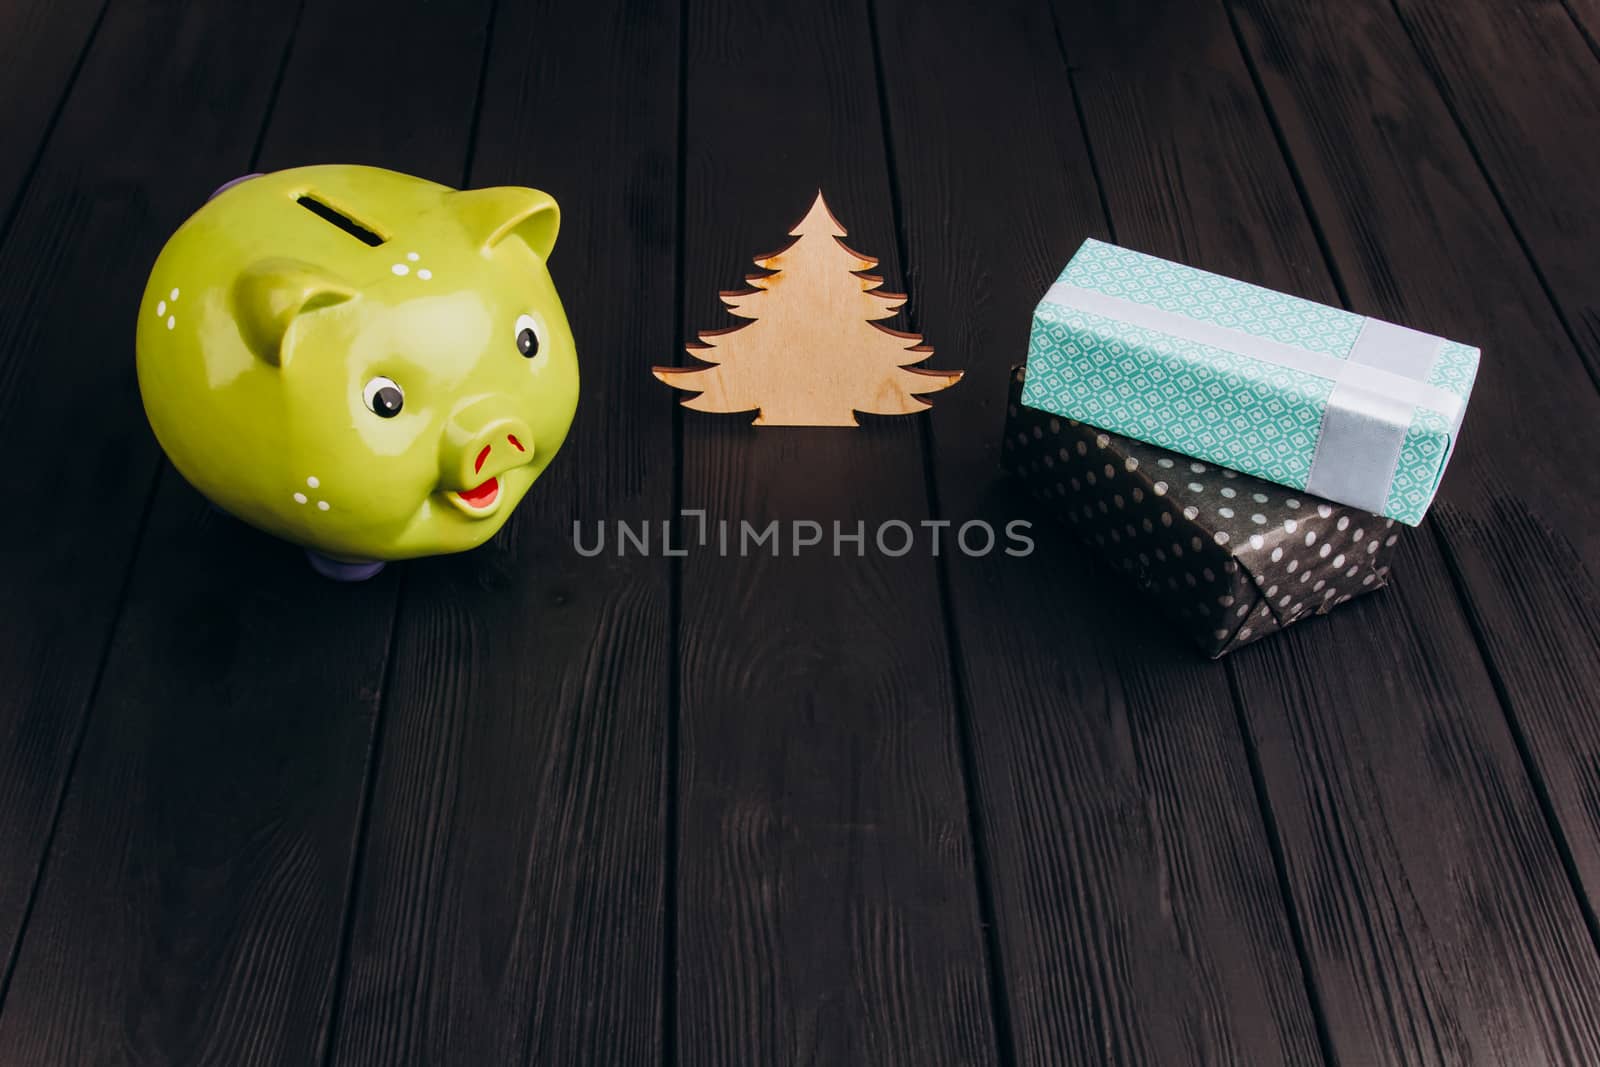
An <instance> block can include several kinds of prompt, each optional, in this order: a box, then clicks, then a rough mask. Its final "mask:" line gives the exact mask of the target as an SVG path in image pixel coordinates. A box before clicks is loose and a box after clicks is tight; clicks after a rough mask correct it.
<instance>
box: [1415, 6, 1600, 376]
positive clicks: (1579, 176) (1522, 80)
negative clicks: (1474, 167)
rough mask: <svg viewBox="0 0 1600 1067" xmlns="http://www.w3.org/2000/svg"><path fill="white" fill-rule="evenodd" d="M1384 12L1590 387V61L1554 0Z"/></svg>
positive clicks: (1598, 112) (1596, 358)
mask: <svg viewBox="0 0 1600 1067" xmlns="http://www.w3.org/2000/svg"><path fill="white" fill-rule="evenodd" d="M1394 6H1395V8H1396V10H1397V11H1398V12H1399V13H1400V16H1401V21H1402V23H1403V24H1404V26H1405V28H1406V30H1407V31H1408V34H1409V36H1410V38H1411V41H1412V43H1413V44H1414V45H1415V46H1416V48H1417V50H1418V51H1419V52H1420V53H1421V55H1422V57H1423V59H1424V61H1425V62H1426V63H1427V65H1428V68H1429V70H1430V72H1431V73H1432V74H1433V75H1434V80H1435V82H1436V83H1437V85H1438V86H1439V89H1440V91H1441V93H1442V94H1443V96H1444V98H1445V100H1446V102H1447V103H1448V104H1449V106H1450V110H1451V112H1452V114H1453V115H1454V116H1455V117H1456V118H1457V119H1458V120H1459V122H1460V124H1461V127H1462V129H1463V130H1464V131H1465V134H1466V137H1467V139H1468V140H1469V142H1470V143H1471V145H1472V148H1473V151H1474V154H1475V155H1476V157H1477V159H1478V160H1479V161H1480V163H1481V164H1482V166H1483V170H1484V172H1485V174H1486V175H1487V176H1488V179H1489V181H1490V183H1491V184H1492V186H1493V188H1494V191H1495V194H1496V196H1497V197H1498V198H1499V200H1500V201H1501V203H1502V204H1503V206H1504V208H1505V210H1506V212H1507V214H1508V215H1509V216H1510V219H1511V223H1512V225H1513V226H1514V227H1515V230H1516V234H1517V237H1518V238H1519V239H1520V240H1521V241H1522V242H1523V244H1524V245H1525V246H1526V248H1527V252H1528V254H1530V255H1531V256H1532V258H1533V261H1534V264H1535V266H1536V268H1537V270H1538V272H1539V275H1540V278H1541V280H1542V281H1543V283H1544V284H1545V285H1546V286H1547V287H1548V288H1549V291H1550V294H1551V297H1552V299H1553V300H1554V302H1555V304H1556V307H1557V309H1558V311H1559V312H1560V313H1561V315H1562V317H1563V321H1564V325H1565V326H1566V327H1567V328H1568V330H1569V331H1570V332H1571V333H1572V335H1573V336H1574V338H1575V340H1576V343H1577V345H1578V349H1579V351H1580V352H1581V353H1582V354H1583V357H1584V359H1585V360H1586V362H1587V363H1588V366H1589V372H1590V375H1591V376H1592V377H1593V378H1594V379H1595V381H1596V382H1597V383H1600V292H1596V287H1595V279H1596V278H1597V277H1600V246H1597V244H1596V242H1595V240H1594V233H1593V222H1594V214H1595V175H1597V174H1600V62H1596V60H1595V56H1594V55H1593V53H1591V52H1590V50H1589V45H1588V42H1586V41H1585V40H1584V39H1583V34H1582V32H1581V31H1580V29H1579V27H1578V26H1577V25H1576V24H1575V23H1574V22H1573V21H1572V18H1571V16H1570V15H1569V14H1568V12H1567V9H1566V8H1565V7H1563V6H1562V4H1561V3H1560V0H1532V2H1524V3H1517V4H1505V3H1496V2H1495V0H1459V2H1457V0H1395V4H1394ZM1552 115H1559V116H1561V120H1560V121H1559V122H1552V121H1551V116H1552Z"/></svg>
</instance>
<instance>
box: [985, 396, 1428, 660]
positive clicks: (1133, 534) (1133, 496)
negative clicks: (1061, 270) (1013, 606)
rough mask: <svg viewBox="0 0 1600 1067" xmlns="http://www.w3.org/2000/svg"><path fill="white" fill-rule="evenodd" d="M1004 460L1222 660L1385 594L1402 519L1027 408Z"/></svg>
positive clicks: (1015, 405)
mask: <svg viewBox="0 0 1600 1067" xmlns="http://www.w3.org/2000/svg"><path fill="white" fill-rule="evenodd" d="M1024 395H1025V391H1024V370H1023V368H1021V367H1017V368H1016V369H1015V370H1014V371H1013V373H1012V381H1011V395H1010V398H1009V401H1008V403H1007V407H1006V413H1007V417H1006V429H1005V441H1004V443H1003V445H1002V449H1001V451H1002V459H1003V462H1004V464H1005V466H1006V467H1007V469H1008V470H1010V471H1011V472H1012V473H1013V474H1015V475H1016V476H1018V477H1019V478H1020V479H1021V480H1022V482H1023V484H1024V485H1025V486H1026V487H1027V488H1028V490H1029V492H1030V493H1031V494H1032V495H1033V496H1034V498H1035V499H1037V500H1038V501H1040V502H1041V504H1043V505H1044V506H1045V507H1046V508H1048V509H1049V511H1050V512H1051V513H1052V514H1054V515H1057V516H1059V517H1060V518H1061V519H1062V520H1064V521H1065V522H1066V523H1067V524H1068V525H1070V526H1071V527H1073V529H1074V530H1075V531H1076V532H1077V534H1078V536H1079V538H1080V539H1081V540H1083V541H1084V542H1085V543H1087V544H1089V545H1092V546H1094V547H1095V548H1096V549H1097V550H1098V551H1099V552H1101V553H1102V554H1103V555H1104V556H1105V558H1106V559H1107V560H1109V561H1110V562H1111V564H1112V565H1113V566H1115V567H1116V568H1117V569H1119V570H1121V571H1123V572H1125V573H1126V574H1128V575H1129V576H1130V577H1131V579H1132V580H1133V581H1134V582H1135V583H1137V584H1138V586H1139V587H1140V588H1141V589H1143V590H1144V592H1145V593H1146V594H1147V595H1148V596H1150V597H1151V598H1153V599H1154V600H1155V601H1156V602H1157V603H1158V604H1160V605H1161V607H1162V608H1163V609H1164V610H1165V611H1166V613H1167V614H1168V615H1169V616H1171V618H1172V619H1173V620H1174V621H1175V622H1176V623H1177V624H1178V625H1179V626H1180V627H1181V628H1182V629H1183V630H1185V631H1186V632H1187V633H1188V634H1189V635H1190V636H1191V637H1192V638H1193V639H1194V641H1195V642H1196V643H1197V644H1198V645H1199V646H1200V647H1201V649H1203V650H1204V651H1205V652H1206V654H1207V655H1209V656H1211V657H1212V658H1216V657H1218V656H1223V655H1226V654H1227V653H1229V652H1232V651H1233V650H1234V649H1236V648H1238V647H1240V646H1241V645H1245V644H1248V643H1249V642H1251V641H1254V640H1257V639H1258V638H1261V637H1265V636H1266V635H1267V634H1270V633H1274V632H1276V631H1278V630H1281V629H1283V628H1284V627H1285V626H1291V625H1293V624H1294V623H1297V622H1300V621H1301V620H1303V619H1308V618H1311V617H1313V616H1316V615H1324V614H1326V613H1328V612H1329V611H1332V610H1333V609H1334V608H1336V607H1338V606H1339V605H1340V604H1343V603H1345V602H1346V601H1348V600H1349V599H1350V598H1352V597H1357V596H1360V595H1361V594H1363V593H1369V592H1371V591H1373V590H1374V589H1378V588H1381V587H1382V586H1383V585H1384V582H1385V580H1386V579H1387V577H1388V574H1389V558H1390V555H1391V552H1392V551H1393V548H1394V545H1395V541H1396V540H1397V536H1398V534H1399V531H1400V529H1401V528H1400V527H1399V526H1398V525H1396V523H1395V520H1393V519H1390V518H1385V517H1383V516H1380V515H1374V514H1372V513H1371V512H1367V511H1362V510H1360V509H1358V508H1352V507H1348V506H1346V505H1342V504H1334V503H1330V502H1329V501H1326V500H1322V499H1319V498H1317V497H1312V496H1308V495H1306V494H1305V493H1303V492H1301V491H1299V490H1295V489H1288V488H1286V487H1284V486H1281V485H1275V484H1273V483H1271V482H1266V481H1262V480H1261V479H1259V478H1252V477H1250V476H1249V475H1246V474H1240V473H1238V472H1237V471H1233V470H1228V469H1226V468H1223V467H1218V466H1216V465H1215V464H1211V463H1207V462H1205V461H1203V460H1197V459H1191V458H1190V457H1188V456H1180V455H1178V454H1176V453H1173V452H1168V451H1166V450H1165V449H1161V448H1157V447H1155V446H1154V445H1147V444H1144V443H1142V442H1139V441H1134V440H1130V439H1128V438H1126V437H1120V436H1117V435H1115V434H1109V433H1106V432H1105V431H1103V430H1099V429H1096V428H1095V427H1093V426H1088V425H1086V424H1084V423H1081V422H1078V421H1076V420H1074V419H1069V418H1063V417H1061V416H1058V415H1052V414H1051V413H1049V412H1047V411H1036V410H1034V409H1032V408H1029V407H1027V406H1026V405H1025V404H1024V403H1023V398H1024Z"/></svg>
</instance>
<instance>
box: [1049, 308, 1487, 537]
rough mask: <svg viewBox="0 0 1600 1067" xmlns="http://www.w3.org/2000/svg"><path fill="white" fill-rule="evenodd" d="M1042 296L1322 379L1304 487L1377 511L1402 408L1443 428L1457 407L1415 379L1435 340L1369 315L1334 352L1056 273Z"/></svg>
mask: <svg viewBox="0 0 1600 1067" xmlns="http://www.w3.org/2000/svg"><path fill="white" fill-rule="evenodd" d="M1044 299H1045V302H1046V303H1049V304H1058V305H1060V306H1062V307H1068V308H1074V309H1076V310H1078V311H1083V312H1087V313H1088V314H1091V315H1099V316H1101V317H1103V318H1108V319H1115V320H1117V321H1119V322H1126V323H1128V324H1130V325H1132V326H1139V327H1142V328H1144V329H1148V330H1154V331H1156V332H1158V333H1164V334H1168V335H1170V336H1173V337H1177V338H1180V339H1182V340H1185V341H1195V342H1198V343H1200V344H1205V345H1210V346H1211V347H1213V348H1220V349H1223V350H1224V351H1227V352H1233V353H1235V354H1237V355H1241V356H1245V357H1247V358H1250V359H1254V360H1256V361H1258V362H1261V363H1270V364H1273V365H1274V366H1279V367H1288V368H1290V369H1292V370H1297V371H1300V372H1302V373H1305V374H1310V375H1313V376H1315V377H1318V378H1324V379H1327V380H1329V381H1332V382H1333V383H1334V385H1333V391H1332V392H1331V393H1329V394H1328V406H1327V411H1326V412H1325V413H1324V415H1323V419H1322V430H1321V432H1320V434H1319V435H1318V438H1317V448H1316V452H1315V453H1314V454H1313V455H1312V459H1311V472H1310V474H1309V475H1308V477H1307V480H1306V485H1305V490H1306V492H1308V493H1311V494H1313V495H1315V496H1321V497H1327V498H1328V499H1330V500H1337V501H1339V502H1340V503H1344V504H1350V505H1352V506H1354V507H1359V508H1364V509H1365V510H1367V511H1382V510H1383V508H1384V506H1385V505H1386V504H1387V502H1388V499H1389V486H1390V483H1391V482H1392V481H1393V480H1394V473H1395V467H1396V465H1397V464H1398V462H1399V459H1400V449H1401V447H1402V445H1403V444H1404V443H1405V436H1406V431H1407V430H1408V429H1410V427H1411V415H1412V410H1413V409H1414V408H1419V407H1420V408H1427V409H1429V410H1431V411H1437V412H1438V413H1439V414H1441V415H1443V416H1444V417H1445V419H1446V420H1447V421H1448V422H1449V424H1450V427H1451V435H1452V437H1453V436H1454V434H1455V430H1456V429H1457V428H1458V427H1459V426H1460V424H1461V416H1462V414H1463V413H1464V411H1465V408H1466V405H1465V403H1464V402H1463V401H1462V399H1461V398H1460V397H1459V396H1457V395H1455V394H1454V393H1452V392H1450V391H1449V390H1447V389H1441V388H1439V387H1438V386H1435V385H1429V384H1428V383H1427V382H1425V381H1422V380H1421V379H1422V378H1423V377H1425V376H1426V375H1427V373H1428V371H1429V370H1430V369H1431V368H1432V366H1433V361H1434V360H1435V359H1436V358H1437V357H1438V354H1439V349H1440V348H1441V347H1442V346H1443V345H1444V339H1443V338H1440V337H1435V336H1433V335H1432V334H1425V333H1420V332H1418V331H1416V330H1409V329H1406V328H1405V327H1404V326H1396V325H1394V324H1393V323H1388V322H1383V321H1382V320H1379V319H1370V318H1369V319H1367V320H1365V322H1364V323H1363V325H1362V330H1361V333H1360V335H1359V336H1358V337H1357V338H1356V342H1355V345H1354V346H1353V347H1352V348H1351V350H1350V353H1349V355H1348V357H1347V358H1344V359H1340V358H1339V357H1338V356H1329V355H1325V354H1323V353H1321V352H1311V351H1308V350H1306V349H1304V348H1297V347H1295V346H1294V345H1289V344H1284V343H1283V342H1281V341H1273V340H1271V339H1269V338H1265V337H1258V336H1256V335H1255V334H1252V333H1246V332H1245V331H1243V330H1236V329H1234V328H1233V327H1231V326H1218V325H1216V324H1215V323H1210V322H1202V321H1200V320H1199V319H1192V318H1189V317H1188V316H1187V315H1182V314H1179V313H1177V312H1174V311H1167V310H1165V309H1163V308H1158V307H1152V306H1151V305H1149V304H1141V303H1138V302H1136V301H1133V300H1127V299H1124V298H1123V297H1120V296H1108V295H1107V294H1105V293H1100V292H1096V291H1094V290H1093V289H1084V288H1081V287H1079V286H1076V285H1069V284H1067V283H1065V282H1057V283H1056V284H1054V285H1052V286H1051V287H1050V291H1049V292H1047V293H1046V294H1045V297H1044Z"/></svg>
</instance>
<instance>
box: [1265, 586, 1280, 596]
mask: <svg viewBox="0 0 1600 1067" xmlns="http://www.w3.org/2000/svg"><path fill="white" fill-rule="evenodd" d="M1267 595H1268V596H1277V595H1278V587H1277V586H1275V585H1269V586H1267Z"/></svg>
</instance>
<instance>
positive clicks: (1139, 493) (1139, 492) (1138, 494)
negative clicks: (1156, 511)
mask: <svg viewBox="0 0 1600 1067" xmlns="http://www.w3.org/2000/svg"><path fill="white" fill-rule="evenodd" d="M1143 499H1144V490H1143V489H1140V488H1139V487H1138V486H1137V485H1136V486H1134V487H1133V502H1134V503H1135V504H1137V503H1138V502H1139V501H1141V500H1143Z"/></svg>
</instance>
